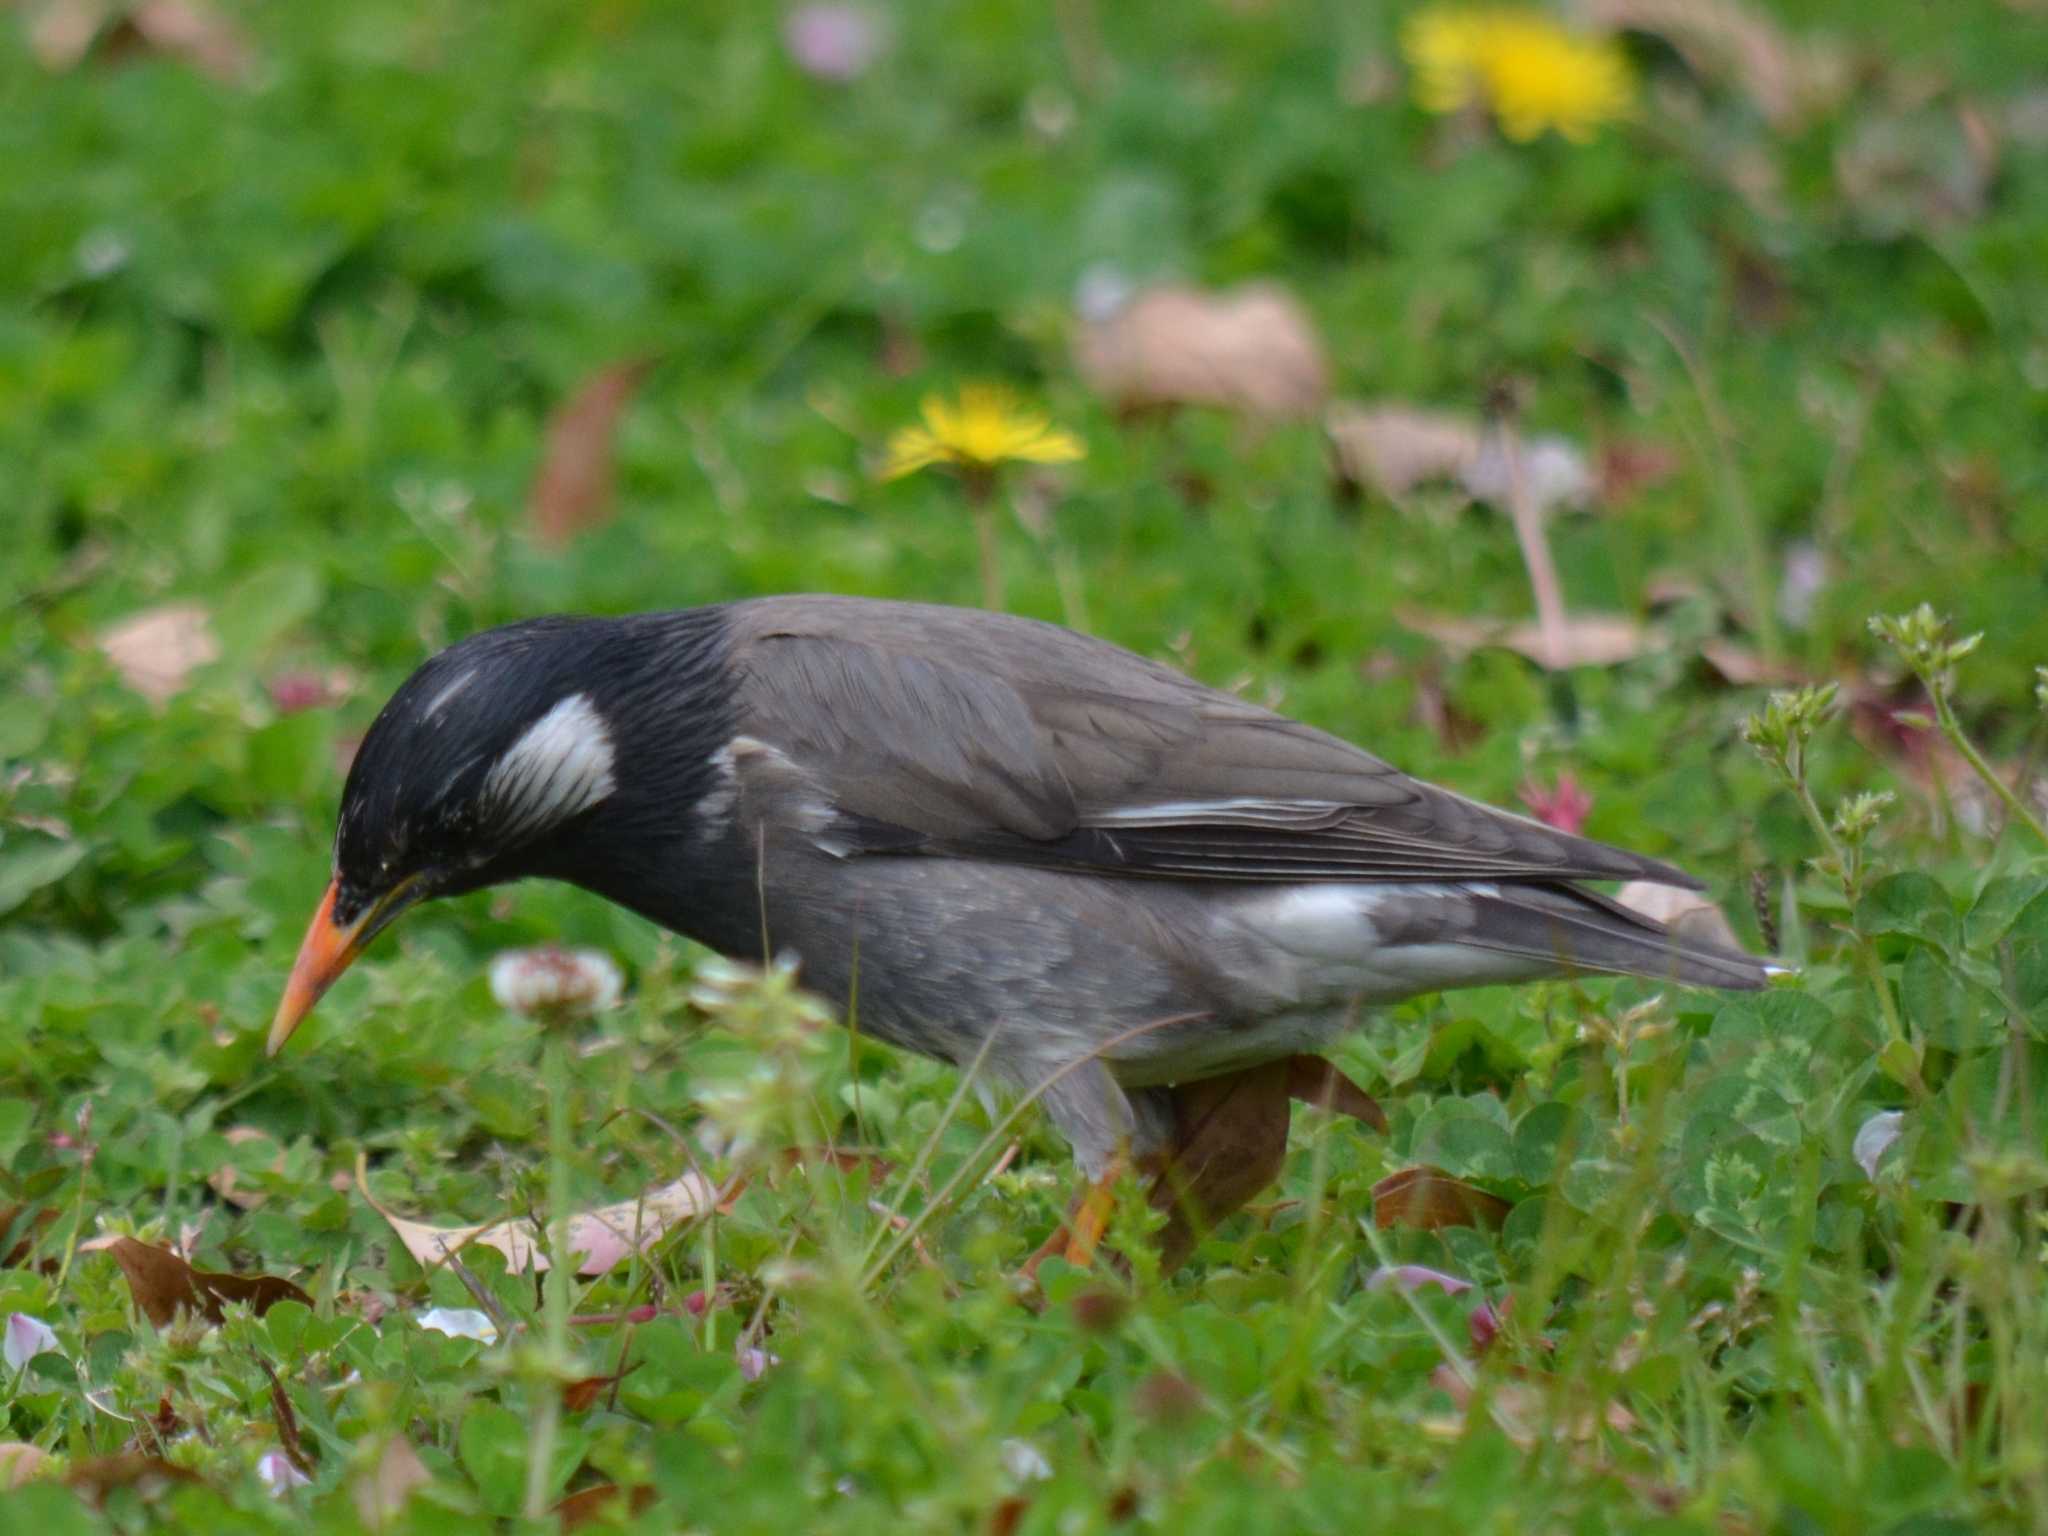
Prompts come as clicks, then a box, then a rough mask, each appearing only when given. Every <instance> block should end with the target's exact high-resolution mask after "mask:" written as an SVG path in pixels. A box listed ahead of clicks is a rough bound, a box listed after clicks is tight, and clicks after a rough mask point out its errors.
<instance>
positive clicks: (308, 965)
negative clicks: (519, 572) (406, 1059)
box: [269, 619, 621, 1054]
mask: <svg viewBox="0 0 2048 1536" xmlns="http://www.w3.org/2000/svg"><path fill="white" fill-rule="evenodd" d="M616 636H617V627H616V626H615V625H614V624H611V623H609V622H607V621H603V620H573V619H539V620H533V621H529V622H527V623H523V624H515V625H511V626H508V627H506V628H504V629H495V630H490V631H488V632H486V633H484V634H480V635H475V636H472V637H471V638H469V639H467V640H464V641H462V642H460V643H458V644H456V645H454V646H452V647H450V648H449V649H448V650H445V651H443V652H442V653H441V654H440V655H438V656H436V657H434V658H433V659H432V660H431V661H429V662H427V663H426V664H425V665H424V666H422V667H421V668H420V669H419V670H418V671H417V672H415V673H413V675H412V676H411V677H410V678H409V679H407V680H406V682H405V684H404V686H402V687H401V688H400V689H399V690H398V692H397V693H395V694H393V695H392V697H391V700H390V702H389V703H387V704H386V705H385V706H384V708H383V710H382V711H381V712H380V713H379V714H378V716H377V719H376V722H375V723H374V724H373V725H372V726H371V727H370V730H369V734H368V735H366V736H365V737H364V738H363V743H362V746H361V748H360V749H359V750H358V751H357V753H356V757H355V761H354V763H353V764H352V765H351V766H350V768H349V775H348V784H347V787H346V788H345V789H344V790H343V792H342V801H341V818H340V823H339V826H338V828H337V830H336V833H335V839H334V877H333V880H332V881H331V883H330V884H329V885H328V887H327V894H326V895H325V897H323V898H322V900H321V902H320V906H319V909H318V910H317V911H316V912H315V913H314V914H313V921H312V925H311V926H310V927H309V928H308V929H307V931H306V938H305V942H304V943H303V944H302V945H301V946H300V949H299V957H298V961H297V963H296V964H295V965H294V966H293V968H292V974H291V979H290V981H289V982H288V983H287V984H286V987H285V993H284V997H283V999H282V1000H281V1001H280V1003H279V1004H278V1009H277V1016H276V1019H275V1020H274V1021H273V1023H272V1024H271V1029H270V1041H269V1050H270V1051H271V1052H272V1054H275V1053H276V1051H277V1050H278V1049H279V1048H280V1047H281V1046H282V1045H283V1044H284V1042H285V1040H286V1039H287V1038H289V1037H290V1035H291V1033H292V1031H293V1030H294V1029H296V1028H297V1027H298V1024H299V1021H300V1020H301V1019H303V1018H304V1017H305V1016H306V1014H307V1013H308V1012H309V1011H310V1010H311V1009H312V1007H313V1005H314V1003H316V1002H317V1001H319V998H320V996H321V994H322V993H323V992H325V991H326V990H327V988H328V987H329V986H331V985H332V984H333V982H334V980H335V978H337V977H338V976H340V975H341V973H342V972H343V971H345V970H346V969H347V968H348V967H349V965H350V963H351V962H352V961H353V960H354V959H355V958H356V956H357V955H358V954H360V953H361V952H362V950H363V948H364V946H365V945H367V944H368V943H369V942H370V940H371V939H373V938H375V937H376V935H377V934H378V933H379V932H380V931H381V930H382V929H383V928H384V927H385V926H386V925H387V924H389V923H390V922H391V921H392V919H394V918H396V917H397V916H398V915H399V914H400V913H401V912H403V911H405V910H406V909H407V908H408V907H411V906H413V905H414V904H416V903H418V902H420V901H424V900H426V899H428V898H429V897H434V896H449V895H454V894H457V893H459V892H462V891H472V890H477V889H479V888H481V887H483V886H487V885H495V884H498V883H499V882H501V881H505V880H514V879H518V878H520V877H521V876H523V875H527V874H534V873H539V872H542V871H543V869H544V868H545V867H546V862H547V854H548V850H549V845H550V844H551V842H552V841H553V840H554V839H556V838H558V837H560V836H561V835H562V834H564V833H565V832H572V833H573V830H574V829H575V828H577V827H578V826H580V825H583V824H585V823H586V821H587V818H588V817H589V816H590V815H591V813H593V812H595V811H596V810H598V808H599V807H601V806H603V805H604V804H605V803H606V802H607V801H608V800H610V799H611V798H612V796H613V795H614V793H615V792H616V790H617V787H618V779H619V763H618V752H619V743H618V732H617V730H616V727H615V723H614V718H613V717H614V714H615V712H616V710H617V709H618V707H619V705H618V701H617V699H616V697H615V694H616V690H617V688H618V687H619V684H620V681H621V679H620V667H619V665H618V657H617V654H616V653H617V650H618V647H617V645H616Z"/></svg>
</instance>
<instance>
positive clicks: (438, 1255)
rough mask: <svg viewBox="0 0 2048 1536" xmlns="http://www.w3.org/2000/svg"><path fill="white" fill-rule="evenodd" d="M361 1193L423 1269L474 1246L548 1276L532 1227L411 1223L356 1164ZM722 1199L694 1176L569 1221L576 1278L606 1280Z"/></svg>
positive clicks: (526, 1224) (362, 1166)
mask: <svg viewBox="0 0 2048 1536" xmlns="http://www.w3.org/2000/svg"><path fill="white" fill-rule="evenodd" d="M356 1190H357V1192H358V1193H359V1194H361V1195H362V1197H363V1198H364V1199H365V1200H367V1201H368V1202H369V1203H370V1207H371V1209H373V1210H374V1211H376V1213H377V1214H378V1215H379V1216H382V1217H383V1218H384V1219H385V1220H386V1221H387V1222H389V1223H390V1224H391V1230H392V1231H393V1232H395V1233H397V1234H398V1240H399V1241H400V1242H402V1243H404V1244H405V1248H406V1251H407V1252H408V1253H410V1254H411V1255H412V1256H413V1257H414V1258H415V1259H417V1260H419V1261H420V1263H421V1264H424V1265H426V1266H427V1267H428V1268H430V1269H431V1268H433V1267H434V1266H435V1265H437V1264H439V1263H441V1262H442V1261H443V1260H445V1259H447V1258H449V1257H451V1256H452V1255H454V1254H456V1253H459V1252H460V1251H461V1250H462V1249H464V1248H466V1247H468V1246H469V1245H470V1244H472V1243H475V1244H479V1245H481V1246H483V1247H485V1248H493V1249H496V1250H497V1251H498V1252H499V1253H502V1254H503V1255H504V1256H505V1261H506V1263H507V1264H508V1265H509V1266H510V1267H511V1269H512V1270H513V1271H514V1272H515V1273H523V1272H525V1271H526V1270H529V1269H531V1270H545V1269H546V1268H547V1267H548V1260H547V1256H546V1255H545V1254H544V1253H543V1252H542V1251H541V1244H540V1241H539V1238H538V1236H537V1234H536V1233H535V1231H534V1228H533V1223H532V1222H530V1221H524V1220H521V1221H495V1222H486V1223H484V1224H482V1225H480V1226H473V1227H436V1226H430V1225H428V1224H427V1223H426V1222H423V1221H410V1220H408V1219H407V1218H405V1217H403V1216H398V1215H394V1214H393V1213H392V1212H390V1211H388V1210H386V1209H385V1208H384V1207H383V1206H381V1205H379V1204H378V1203H377V1201H376V1198H375V1197H374V1196H373V1195H371V1193H370V1186H369V1179H368V1169H367V1167H366V1166H365V1164H364V1163H363V1162H362V1161H361V1160H360V1159H359V1160H358V1161H357V1163H356ZM716 1202H717V1195H716V1194H715V1193H714V1192H713V1190H712V1188H711V1186H710V1185H709V1184H707V1183H706V1182H705V1181H704V1180H703V1179H701V1178H699V1177H698V1176H697V1175H696V1174H694V1173H686V1174H684V1175H683V1176H682V1177H681V1178H679V1179H677V1180H675V1181H674V1182H673V1183H669V1184H664V1185H662V1186H661V1187H660V1188H659V1189H651V1190H649V1191H648V1192H647V1193H646V1194H644V1195H642V1196H641V1197H640V1198H639V1199H638V1200H621V1201H620V1202H619V1203H618V1204H616V1205H606V1206H600V1207H598V1208H597V1209H595V1210H590V1211H580V1212H578V1213H577V1214H576V1215H574V1216H572V1217H571V1218H570V1219H569V1249H570V1251H571V1252H572V1253H576V1254H579V1255H581V1258H580V1260H579V1261H578V1264H577V1273H578V1274H583V1275H601V1274H604V1273H605V1272H606V1271H607V1270H609V1269H611V1268H613V1267H614V1266H615V1265H617V1264H618V1263H620V1262H621V1261H622V1260H624V1259H625V1258H626V1257H628V1256H629V1255H630V1254H632V1253H633V1252H634V1250H635V1249H636V1248H639V1249H643V1250H644V1249H646V1248H648V1247H649V1246H651V1245H652V1244H653V1243H654V1242H656V1241H657V1240H658V1239H659V1238H660V1237H661V1236H662V1234H663V1233H665V1232H667V1231H668V1230H669V1228H671V1227H673V1226H675V1225H676V1224H677V1223H678V1222H682V1221H688V1220H689V1219H690V1218H691V1217H693V1216H701V1215H703V1214H704V1213H705V1212H707V1211H709V1210H711V1209H712V1208H713V1206H714V1205H715V1204H716Z"/></svg>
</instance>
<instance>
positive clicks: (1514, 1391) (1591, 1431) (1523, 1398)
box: [1429, 1365, 1639, 1450]
mask: <svg viewBox="0 0 2048 1536" xmlns="http://www.w3.org/2000/svg"><path fill="white" fill-rule="evenodd" d="M1429 1379H1430V1384H1431V1385H1432V1386H1434V1387H1436V1388H1437V1389H1438V1390H1439V1391H1441V1392H1443V1393H1444V1394H1445V1395H1446V1396H1448V1397H1449V1398H1450V1399H1451V1401H1453V1402H1454V1403H1456V1404H1457V1405H1458V1408H1459V1410H1460V1411H1461V1412H1462V1411H1469V1410H1470V1408H1471V1406H1472V1399H1473V1395H1474V1394H1473V1391H1472V1385H1471V1383H1470V1382H1468V1381H1467V1380H1466V1379H1465V1378H1464V1376H1463V1375H1461V1374H1460V1373H1459V1372H1457V1371H1454V1370H1452V1369H1451V1368H1450V1367H1449V1366H1444V1365H1440V1366H1438V1367H1437V1368H1436V1370H1435V1371H1433V1372H1432V1373H1431V1374H1430V1378H1429ZM1540 1379H1542V1378H1538V1380H1540ZM1487 1402H1488V1404H1489V1405H1490V1406H1491V1408H1492V1409H1493V1420H1494V1422H1495V1424H1497V1425H1498V1426H1499V1427H1500V1430H1501V1433H1503V1434H1505V1435H1506V1436H1507V1437H1508V1438H1509V1439H1510V1440H1512V1441H1513V1442H1514V1443H1515V1444H1516V1445H1518V1446H1520V1447H1521V1448H1522V1449H1523V1450H1527V1449H1529V1447H1531V1446H1532V1445H1534V1444H1535V1443H1536V1441H1537V1439H1538V1438H1539V1437H1538V1435H1537V1433H1536V1431H1537V1428H1538V1426H1543V1427H1547V1428H1548V1429H1549V1431H1550V1437H1551V1438H1552V1439H1555V1440H1591V1439H1592V1438H1593V1437H1594V1435H1595V1434H1596V1433H1597V1431H1598V1428H1599V1426H1600V1425H1602V1424H1604V1425H1605V1426H1606V1427H1607V1428H1608V1429H1611V1430H1613V1431H1615V1432H1616V1433H1617V1434H1624V1435H1625V1434H1628V1433H1629V1432H1630V1431H1632V1430H1634V1429H1635V1428H1637V1426H1638V1422H1639V1421H1638V1420H1637V1418H1636V1416H1635V1415H1634V1414H1632V1413H1630V1412H1629V1411H1628V1409H1627V1407H1626V1406H1624V1405H1623V1404H1621V1403H1619V1402H1617V1401H1614V1400H1613V1399H1609V1400H1608V1402H1607V1404H1606V1406H1605V1407H1604V1408H1603V1409H1602V1410H1601V1411H1600V1414H1599V1415H1598V1418H1597V1420H1596V1418H1595V1415H1594V1413H1593V1411H1592V1409H1591V1408H1590V1407H1582V1408H1579V1409H1577V1410H1576V1411H1575V1412H1574V1413H1573V1414H1572V1415H1571V1417H1570V1418H1569V1419H1560V1418H1557V1417H1555V1416H1553V1414H1552V1411H1551V1410H1552V1407H1553V1404H1552V1401H1551V1394H1549V1393H1546V1392H1545V1391H1544V1390H1543V1388H1542V1387H1541V1386H1539V1385H1537V1380H1527V1381H1496V1382H1494V1383H1493V1384H1492V1386H1491V1387H1489V1388H1488V1390H1487Z"/></svg>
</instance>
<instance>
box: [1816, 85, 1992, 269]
mask: <svg viewBox="0 0 2048 1536" xmlns="http://www.w3.org/2000/svg"><path fill="white" fill-rule="evenodd" d="M1997 175H1998V140H1997V138H1996V137H1995V136H1994V135H1993V134H1992V132H1991V130H1990V128H1989V126H1988V124H1987V121H1986V119H1985V118H1984V117H1983V116H1982V115H1981V114H1979V113H1976V112H1974V111H1972V110H1971V109H1969V108H1966V107H1965V108H1950V107H1948V106H1946V105H1942V106H1929V107H1925V108H1922V109H1920V110H1918V111H1913V112H1902V113H1897V114H1893V115H1889V116H1872V117H1867V118H1865V119H1863V120H1862V121H1860V122H1859V123H1858V124H1857V126H1856V128H1855V131H1854V132H1853V133H1851V134H1850V135H1849V137H1848V140H1847V142H1846V143H1844V144H1843V145H1842V147H1841V148H1840V149H1838V150H1837V151H1836V152H1835V179H1836V181H1837V183H1838V184H1839V185H1840V186H1841V189H1842V195H1843V196H1844V197H1845V198H1846V199H1847V200H1848V202H1849V206H1850V207H1852V208H1853V209H1855V211H1856V215H1857V217H1858V219H1859V220H1860V221H1861V222H1862V223H1863V225H1864V227H1865V228H1867V229H1869V230H1870V231H1871V232H1872V233H1873V234H1876V235H1878V236H1880V237H1883V238H1888V239H1889V238H1896V237H1898V236H1901V235H1905V234H1909V233H1911V232H1913V231H1915V230H1920V229H1926V228H1934V229H1940V228H1945V227H1947V226H1951V225H1955V224H1962V223H1968V222H1971V221H1973V220H1975V219H1977V218H1979V217H1980V216H1981V215H1982V214H1983V212H1984V209H1985V206H1986V204H1987V203H1988V201H1989V199H1990V195H1991V187H1992V184H1993V182H1994V181H1995V180H1996V178H1997Z"/></svg>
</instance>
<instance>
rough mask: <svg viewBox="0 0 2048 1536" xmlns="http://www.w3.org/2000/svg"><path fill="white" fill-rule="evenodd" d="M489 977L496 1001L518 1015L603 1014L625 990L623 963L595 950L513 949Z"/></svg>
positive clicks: (493, 965) (504, 954)
mask: <svg viewBox="0 0 2048 1536" xmlns="http://www.w3.org/2000/svg"><path fill="white" fill-rule="evenodd" d="M490 975H491V996H492V997H493V998H495V999H496V1000H497V1003H498V1006H499V1007H501V1008H509V1009H511V1010H512V1012H514V1013H568V1014H574V1015H578V1016H581V1015H585V1014H592V1013H603V1012H605V1011H606V1010H607V1009H609V1008H613V1007H616V1006H617V1005H618V1001H619V994H620V993H621V992H622V991H624V990H625V978H624V977H623V976H621V975H620V974H619V967H618V963H617V962H616V961H614V960H613V959H612V957H611V956H610V955H607V954H605V953H604V952H603V951H601V950H595V949H556V948H554V947H553V946H548V945H544V946H542V947H541V948H539V949H508V950H504V951H502V952H501V953H500V954H498V955H497V956H495V957H494V958H493V959H492V961H491V971H490Z"/></svg>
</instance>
